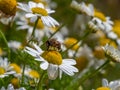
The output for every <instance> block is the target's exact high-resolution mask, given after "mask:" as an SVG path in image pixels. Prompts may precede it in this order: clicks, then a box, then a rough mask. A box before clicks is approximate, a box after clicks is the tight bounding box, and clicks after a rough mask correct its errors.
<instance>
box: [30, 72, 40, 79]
mask: <svg viewBox="0 0 120 90" xmlns="http://www.w3.org/2000/svg"><path fill="white" fill-rule="evenodd" d="M29 74H30V76H32V77H33V78H39V77H40V75H39V73H38V72H37V71H35V70H31V71H30V72H29Z"/></svg>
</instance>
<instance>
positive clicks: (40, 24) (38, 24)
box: [28, 19, 44, 29]
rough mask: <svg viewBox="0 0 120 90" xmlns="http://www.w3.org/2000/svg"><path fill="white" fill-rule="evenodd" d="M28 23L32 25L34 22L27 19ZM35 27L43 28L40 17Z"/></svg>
mask: <svg viewBox="0 0 120 90" xmlns="http://www.w3.org/2000/svg"><path fill="white" fill-rule="evenodd" d="M28 24H29V25H30V26H34V25H35V23H32V22H30V20H29V19H28ZM36 27H37V28H38V29H43V28H44V24H43V22H42V20H41V19H39V20H38V23H37V26H36Z"/></svg>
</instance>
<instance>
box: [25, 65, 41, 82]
mask: <svg viewBox="0 0 120 90" xmlns="http://www.w3.org/2000/svg"><path fill="white" fill-rule="evenodd" d="M24 74H25V75H26V76H27V77H29V78H30V79H33V80H34V82H35V83H38V81H39V78H40V75H39V73H38V72H37V71H36V70H32V69H31V68H29V67H26V68H25V72H24Z"/></svg>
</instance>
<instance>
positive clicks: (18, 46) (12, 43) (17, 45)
mask: <svg viewBox="0 0 120 90" xmlns="http://www.w3.org/2000/svg"><path fill="white" fill-rule="evenodd" d="M8 46H9V48H11V49H12V50H13V51H16V50H17V49H21V48H22V44H21V43H20V42H18V41H9V42H8Z"/></svg>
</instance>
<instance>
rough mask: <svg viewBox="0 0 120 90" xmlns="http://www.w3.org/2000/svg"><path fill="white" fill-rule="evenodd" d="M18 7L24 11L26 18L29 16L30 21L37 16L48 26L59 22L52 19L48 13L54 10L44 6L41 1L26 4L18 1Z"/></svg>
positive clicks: (33, 20) (56, 24)
mask: <svg viewBox="0 0 120 90" xmlns="http://www.w3.org/2000/svg"><path fill="white" fill-rule="evenodd" d="M18 8H20V9H22V10H23V11H25V12H26V13H27V14H26V15H25V16H26V18H31V21H32V22H35V21H36V20H37V18H38V17H40V18H41V20H42V22H43V23H44V24H45V25H47V26H48V27H55V26H59V23H58V22H57V21H56V20H54V19H53V18H52V17H51V16H49V14H51V13H54V12H55V11H54V10H50V9H47V8H45V7H44V5H43V4H42V3H34V2H32V1H29V2H28V5H27V4H22V3H18Z"/></svg>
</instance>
